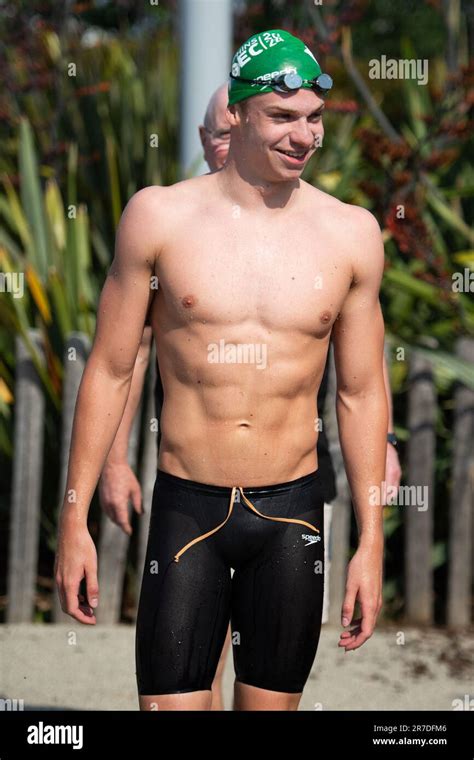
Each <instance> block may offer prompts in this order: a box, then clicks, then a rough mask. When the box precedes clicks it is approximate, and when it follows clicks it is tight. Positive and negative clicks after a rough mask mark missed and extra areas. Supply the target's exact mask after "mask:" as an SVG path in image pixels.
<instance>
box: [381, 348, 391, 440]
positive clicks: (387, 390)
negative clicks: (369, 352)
mask: <svg viewBox="0 0 474 760" xmlns="http://www.w3.org/2000/svg"><path fill="white" fill-rule="evenodd" d="M383 381H384V383H385V393H386V396H387V407H388V430H387V433H393V402H392V389H391V387H390V374H389V371H388V364H387V359H386V357H385V354H384V357H383Z"/></svg>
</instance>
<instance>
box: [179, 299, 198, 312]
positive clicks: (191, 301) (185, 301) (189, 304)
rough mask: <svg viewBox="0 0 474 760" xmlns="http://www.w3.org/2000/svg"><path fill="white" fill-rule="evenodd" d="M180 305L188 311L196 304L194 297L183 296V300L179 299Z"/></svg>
mask: <svg viewBox="0 0 474 760" xmlns="http://www.w3.org/2000/svg"><path fill="white" fill-rule="evenodd" d="M181 303H182V304H183V306H184V308H185V309H190V308H191V307H192V306H194V304H195V303H196V299H195V298H194V296H184V298H183V299H181Z"/></svg>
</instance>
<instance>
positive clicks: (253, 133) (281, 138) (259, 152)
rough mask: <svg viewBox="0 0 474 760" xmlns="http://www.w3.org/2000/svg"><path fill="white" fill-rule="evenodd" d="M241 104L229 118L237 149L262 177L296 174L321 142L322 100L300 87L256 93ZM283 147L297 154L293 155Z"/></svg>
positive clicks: (322, 130) (286, 177)
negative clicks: (286, 153) (286, 91)
mask: <svg viewBox="0 0 474 760" xmlns="http://www.w3.org/2000/svg"><path fill="white" fill-rule="evenodd" d="M237 105H238V104H237ZM242 106H243V108H241V109H236V110H235V111H234V113H236V112H238V114H237V113H236V116H235V119H236V121H235V122H234V121H232V122H231V123H232V124H233V125H234V126H237V127H238V130H239V139H238V141H237V142H238V150H239V152H243V153H244V154H245V159H246V160H247V161H248V162H249V163H250V162H251V164H250V165H251V166H252V167H253V168H254V170H256V171H258V172H259V173H260V174H261V175H262V177H264V178H269V177H270V176H272V177H275V175H277V176H280V177H281V178H282V179H290V178H291V179H294V178H295V177H298V176H299V175H300V174H301V173H302V171H303V169H304V168H305V166H306V164H307V163H308V161H309V160H310V158H311V156H312V155H313V154H314V152H315V151H316V149H317V148H318V147H319V146H320V145H321V143H322V139H323V136H324V127H323V121H322V112H323V109H324V100H323V99H322V98H321V97H319V95H317V94H316V93H315V92H313V91H312V90H305V89H301V90H298V91H297V92H295V93H275V92H272V93H266V94H265V95H257V96H255V97H252V98H248V100H246V101H245V104H244V103H242ZM234 108H235V107H233V108H232V110H234ZM232 139H233V138H232ZM285 151H286V152H290V153H296V154H299V156H300V157H299V158H298V157H296V158H294V159H292V158H291V157H289V156H286V155H285V153H284V152H285Z"/></svg>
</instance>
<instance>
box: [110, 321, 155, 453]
mask: <svg viewBox="0 0 474 760" xmlns="http://www.w3.org/2000/svg"><path fill="white" fill-rule="evenodd" d="M151 340H152V330H151V327H150V326H149V325H147V326H146V327H145V328H144V330H143V335H142V339H141V341H140V348H139V349H138V354H137V358H136V361H135V366H134V368H133V374H132V382H131V384H130V393H129V394H128V399H127V403H126V405H125V410H124V413H123V416H122V420H121V422H120V425H119V428H118V430H117V434H116V436H115V438H114V442H113V444H112V446H111V449H110V451H109V454H108V456H107V459H106V461H105V464H106V466H107V465H114V464H127V463H128V445H129V438H130V431H131V429H132V425H133V421H134V419H135V415H136V413H137V409H138V405H139V403H140V398H141V395H142V391H143V386H144V384H145V376H146V371H147V368H148V362H149V360H150V350H151Z"/></svg>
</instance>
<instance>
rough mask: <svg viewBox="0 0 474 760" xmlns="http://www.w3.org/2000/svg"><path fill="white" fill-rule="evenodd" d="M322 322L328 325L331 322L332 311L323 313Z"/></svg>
mask: <svg viewBox="0 0 474 760" xmlns="http://www.w3.org/2000/svg"><path fill="white" fill-rule="evenodd" d="M320 320H321V322H324V324H327V323H328V322H330V321H331V312H330V311H323V313H322V314H321V316H320Z"/></svg>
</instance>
